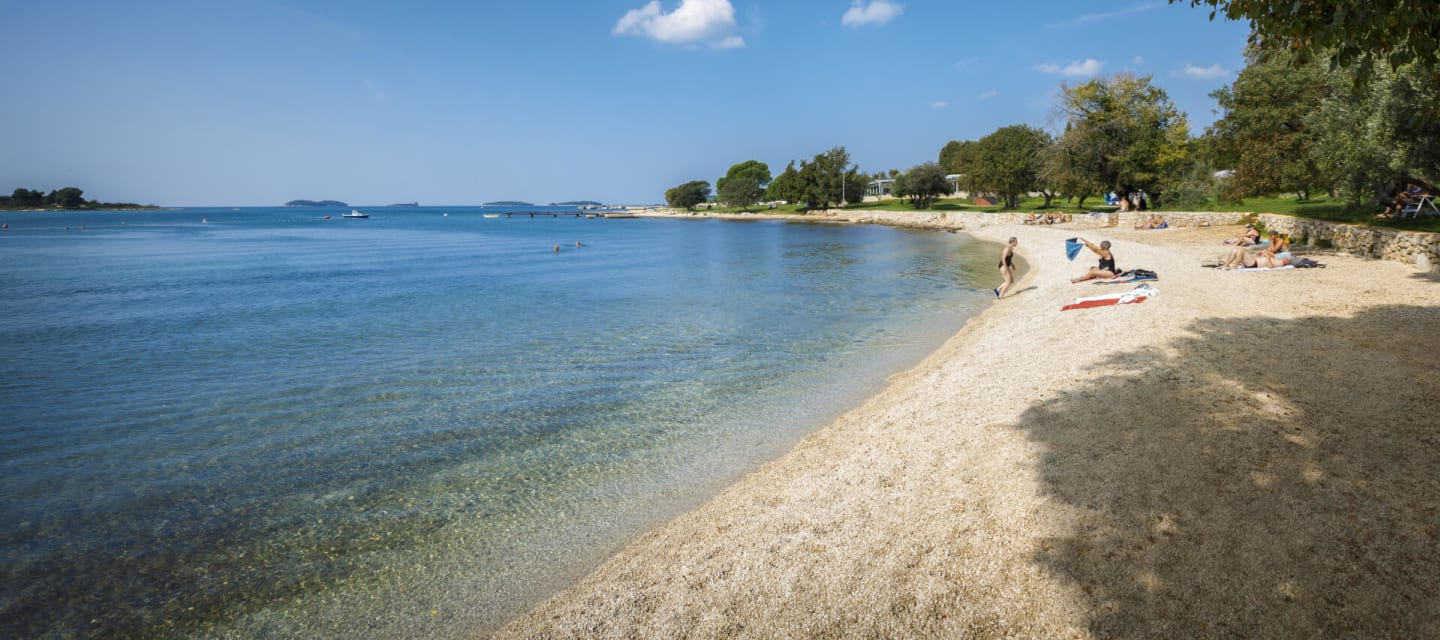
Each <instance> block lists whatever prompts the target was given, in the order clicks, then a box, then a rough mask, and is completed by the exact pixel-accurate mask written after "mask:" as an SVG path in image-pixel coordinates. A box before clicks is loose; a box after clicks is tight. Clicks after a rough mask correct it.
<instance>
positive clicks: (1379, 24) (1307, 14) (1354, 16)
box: [1170, 0, 1440, 85]
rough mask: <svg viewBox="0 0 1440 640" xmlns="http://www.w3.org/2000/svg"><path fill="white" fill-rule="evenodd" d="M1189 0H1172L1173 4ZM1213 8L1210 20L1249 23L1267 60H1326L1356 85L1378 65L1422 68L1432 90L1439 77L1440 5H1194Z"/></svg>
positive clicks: (1306, 0) (1379, 1) (1396, 0)
mask: <svg viewBox="0 0 1440 640" xmlns="http://www.w3.org/2000/svg"><path fill="white" fill-rule="evenodd" d="M1184 1H1185V0H1170V3H1171V4H1174V3H1176V2H1184ZM1189 2H1190V6H1192V7H1196V6H1200V5H1209V6H1210V7H1211V11H1210V19H1211V20H1214V19H1215V16H1216V15H1217V14H1222V13H1223V14H1224V15H1225V17H1227V18H1229V19H1231V20H1240V19H1245V20H1249V21H1250V25H1251V31H1250V44H1252V45H1263V49H1262V52H1263V54H1262V55H1268V54H1269V53H1273V52H1280V51H1288V52H1291V53H1292V54H1293V57H1292V59H1293V60H1294V61H1295V62H1297V63H1302V64H1303V63H1305V62H1309V61H1310V60H1311V59H1312V58H1319V57H1326V58H1329V60H1330V69H1331V70H1332V71H1334V70H1338V69H1340V68H1349V69H1352V70H1353V71H1354V73H1355V75H1354V76H1352V78H1354V79H1355V81H1356V82H1355V84H1357V85H1358V84H1363V83H1365V82H1367V81H1368V80H1369V78H1370V75H1371V73H1372V71H1373V70H1374V68H1375V67H1376V64H1375V63H1376V62H1377V61H1379V62H1384V63H1387V65H1388V66H1389V67H1390V69H1391V70H1392V71H1394V70H1398V69H1399V68H1400V67H1402V66H1405V65H1407V64H1412V63H1414V64H1417V65H1419V67H1420V70H1421V71H1422V72H1425V73H1429V74H1430V76H1431V80H1432V83H1433V84H1437V85H1440V83H1437V82H1434V80H1435V78H1436V76H1437V75H1440V59H1437V55H1440V5H1437V4H1436V3H1434V2H1430V1H1421V2H1415V1H1413V0H1365V1H1364V2H1326V1H1323V0H1189Z"/></svg>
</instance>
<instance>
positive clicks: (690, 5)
mask: <svg viewBox="0 0 1440 640" xmlns="http://www.w3.org/2000/svg"><path fill="white" fill-rule="evenodd" d="M734 30H735V8H734V7H733V6H731V5H730V0H680V6H678V7H676V8H675V10H674V11H671V12H669V13H665V12H664V11H663V10H662V9H661V6H660V0H651V2H650V3H649V4H647V5H645V6H643V7H641V8H639V9H631V10H629V11H627V12H625V15H623V16H621V17H620V21H619V22H616V23H615V28H614V29H612V30H611V31H610V33H611V35H617V36H637V37H644V38H651V39H654V40H657V41H660V42H664V43H666V44H676V45H698V44H705V45H709V46H710V47H711V48H713V49H738V48H740V47H743V46H745V39H744V38H741V37H740V36H738V35H735V34H734V33H733V31H734Z"/></svg>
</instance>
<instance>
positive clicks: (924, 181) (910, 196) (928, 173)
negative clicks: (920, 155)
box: [890, 162, 950, 209]
mask: <svg viewBox="0 0 1440 640" xmlns="http://www.w3.org/2000/svg"><path fill="white" fill-rule="evenodd" d="M890 192H891V194H893V195H894V196H895V197H897V198H905V199H907V200H909V202H910V205H911V206H913V207H915V208H916V209H925V208H928V207H929V206H930V205H931V204H932V203H934V202H935V199H936V198H938V197H940V196H943V195H945V194H947V193H950V181H948V180H946V179H945V170H944V169H942V168H941V167H940V165H939V164H936V163H934V162H926V163H924V164H918V165H915V166H913V167H911V168H910V170H909V171H906V172H905V173H902V174H899V175H898V176H897V177H896V178H895V183H894V184H893V185H892V186H891V191H890Z"/></svg>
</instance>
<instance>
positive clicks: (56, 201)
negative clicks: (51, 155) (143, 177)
mask: <svg viewBox="0 0 1440 640" xmlns="http://www.w3.org/2000/svg"><path fill="white" fill-rule="evenodd" d="M84 194H85V191H84V190H83V189H78V188H76V187H65V188H63V189H54V190H51V191H50V193H45V192H43V191H35V190H32V189H24V188H20V189H16V190H15V192H14V193H12V194H10V195H8V196H0V209H9V210H27V211H36V210H39V211H74V210H77V209H91V210H94V209H104V210H112V211H113V210H131V209H159V208H160V207H157V206H155V205H153V204H135V203H133V202H98V201H94V200H86V199H85V198H84Z"/></svg>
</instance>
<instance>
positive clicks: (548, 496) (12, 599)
mask: <svg viewBox="0 0 1440 640" xmlns="http://www.w3.org/2000/svg"><path fill="white" fill-rule="evenodd" d="M370 211H371V213H372V214H373V216H374V217H372V218H371V219H369V220H340V219H339V218H338V216H339V214H340V213H342V211H341V210H329V211H321V210H311V209H243V210H231V209H189V210H180V211H163V212H108V213H83V214H36V213H29V214H26V213H0V221H4V222H6V223H8V224H9V226H10V229H9V230H7V231H5V232H3V233H0V305H3V306H0V433H3V438H0V512H3V513H4V518H3V519H0V636H3V637H16V638H28V637H70V636H73V637H106V638H110V637H145V638H155V637H206V636H214V637H256V636H264V637H317V636H319V637H336V636H342V635H355V634H358V635H360V636H362V637H399V636H415V637H422V636H423V637H450V636H459V635H465V634H474V633H476V632H483V631H485V630H488V629H493V628H494V627H495V626H496V625H498V624H500V623H503V622H504V621H505V619H507V617H509V616H512V615H514V614H516V613H519V612H521V611H523V609H524V608H525V607H527V606H529V605H532V604H533V603H534V602H535V600H536V599H537V598H541V597H544V596H545V595H547V594H548V593H551V592H553V590H555V589H557V588H559V587H562V586H564V585H565V584H566V583H568V582H570V581H572V580H574V579H575V578H576V577H577V576H579V575H582V574H583V572H585V571H587V570H588V569H590V568H592V567H593V565H594V564H595V563H596V562H598V561H599V560H600V559H602V558H603V557H604V556H605V555H607V554H609V553H611V552H613V551H614V550H615V549H616V548H618V546H619V545H620V544H622V543H623V542H624V541H625V539H626V537H627V536H629V535H632V534H633V533H635V532H636V531H638V530H641V529H642V528H644V527H646V526H649V525H653V524H654V523H655V522H657V521H659V520H661V519H664V518H667V517H670V516H673V515H675V514H676V513H677V512H679V511H681V510H684V509H687V508H690V507H692V506H694V505H695V504H697V503H698V502H699V501H702V500H703V499H704V498H705V497H707V496H708V495H711V494H712V493H713V491H714V490H716V488H718V487H720V486H723V485H724V484H726V483H728V482H732V481H733V480H734V479H736V478H737V477H738V476H739V475H741V474H743V473H744V472H746V471H747V470H749V469H752V468H753V467H754V466H755V465H757V464H758V463H760V462H763V461H765V460H767V459H771V458H773V457H775V456H776V455H778V454H779V453H781V452H783V451H784V450H785V449H786V448H787V447H789V446H791V445H793V443H794V442H795V441H796V440H797V439H798V438H799V437H801V436H803V435H804V434H805V433H806V432H808V431H810V430H813V429H814V428H815V427H816V426H817V425H819V424H822V423H823V422H824V421H826V420H828V419H830V418H833V417H834V416H835V415H836V414H838V413H839V412H842V411H844V410H846V409H849V408H851V407H853V406H855V404H856V403H857V402H858V401H859V400H860V399H863V398H864V397H865V396H866V395H867V394H869V393H872V392H874V391H875V390H877V389H878V388H879V386H880V385H881V384H883V381H884V379H885V377H886V376H887V375H889V374H891V373H894V372H895V371H898V370H901V369H904V368H907V367H909V366H911V365H913V364H915V363H916V362H917V361H918V359H919V358H920V357H922V356H923V355H924V354H925V353H927V352H929V351H931V350H933V349H934V348H935V347H936V346H938V344H939V343H940V342H941V341H942V340H943V339H944V338H946V337H948V336H949V335H951V334H952V333H953V332H954V331H955V330H956V329H957V328H958V327H959V326H960V325H961V324H963V322H964V321H965V319H966V318H967V317H969V316H970V315H973V313H974V312H975V311H976V310H977V309H978V308H980V306H981V305H984V304H988V301H989V297H990V294H989V289H988V287H990V286H993V284H994V283H993V282H992V280H994V279H995V275H994V269H993V262H994V259H995V258H994V256H995V255H997V253H998V251H997V250H996V249H995V248H994V247H991V246H986V245H981V244H979V243H976V242H974V241H972V240H969V239H968V238H967V237H965V236H963V235H954V234H945V233H934V232H914V231H906V230H900V229H894V228H888V227H877V226H860V227H839V226H827V225H807V224H786V223H778V222H748V223H735V222H720V221H676V220H645V219H635V220H606V219H584V218H559V219H552V218H548V217H540V218H535V219H530V218H528V217H525V218H514V219H505V218H498V219H497V218H485V217H483V215H482V213H484V212H486V211H493V210H482V209H479V208H458V207H457V208H448V209H441V208H420V209H372V210H370ZM325 214H328V215H331V216H334V218H332V219H331V220H328V221H326V220H323V219H322V218H321V216H322V215H325ZM202 220H203V221H204V222H205V223H203V224H202ZM576 242H580V243H581V246H579V247H577V246H575V245H576ZM556 245H559V246H560V251H559V252H558V253H557V252H556V251H554V247H555V246H556ZM977 289H978V290H977Z"/></svg>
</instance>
